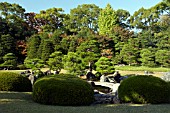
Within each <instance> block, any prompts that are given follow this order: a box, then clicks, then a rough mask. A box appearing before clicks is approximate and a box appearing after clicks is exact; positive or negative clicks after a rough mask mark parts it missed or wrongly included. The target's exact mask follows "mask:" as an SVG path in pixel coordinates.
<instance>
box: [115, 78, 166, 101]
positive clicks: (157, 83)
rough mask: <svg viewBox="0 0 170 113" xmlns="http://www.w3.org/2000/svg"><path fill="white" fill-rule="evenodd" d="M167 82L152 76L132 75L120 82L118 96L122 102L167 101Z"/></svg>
mask: <svg viewBox="0 0 170 113" xmlns="http://www.w3.org/2000/svg"><path fill="white" fill-rule="evenodd" d="M167 86H168V85H167V82H165V81H164V80H162V79H160V78H158V77H154V76H142V75H140V76H132V77H129V78H127V79H125V80H123V82H122V83H121V84H120V86H119V88H118V96H119V98H120V100H121V101H122V102H133V103H142V104H145V103H151V104H158V103H167V102H168V97H169V93H168V87H167Z"/></svg>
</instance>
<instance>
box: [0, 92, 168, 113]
mask: <svg viewBox="0 0 170 113" xmlns="http://www.w3.org/2000/svg"><path fill="white" fill-rule="evenodd" d="M0 113H170V104H158V105H149V104H147V105H140V104H139V105H137V104H111V105H92V106H76V107H73V106H50V105H41V104H38V103H35V102H33V101H32V99H31V93H30V92H25V93H21V92H2V91H0Z"/></svg>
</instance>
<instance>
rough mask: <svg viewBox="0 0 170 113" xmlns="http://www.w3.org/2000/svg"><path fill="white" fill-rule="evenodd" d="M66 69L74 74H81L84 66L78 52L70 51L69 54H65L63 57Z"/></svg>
mask: <svg viewBox="0 0 170 113" xmlns="http://www.w3.org/2000/svg"><path fill="white" fill-rule="evenodd" d="M62 61H63V65H64V69H65V70H67V72H68V73H70V74H73V75H80V74H81V73H82V70H84V69H83V67H84V66H82V65H83V63H82V60H81V58H80V57H79V56H78V54H77V53H74V52H68V54H67V55H64V57H63V59H62Z"/></svg>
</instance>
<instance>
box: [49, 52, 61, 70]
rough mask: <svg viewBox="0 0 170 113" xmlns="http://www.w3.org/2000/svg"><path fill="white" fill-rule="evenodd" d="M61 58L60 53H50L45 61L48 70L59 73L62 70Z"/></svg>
mask: <svg viewBox="0 0 170 113" xmlns="http://www.w3.org/2000/svg"><path fill="white" fill-rule="evenodd" d="M62 57H63V54H62V52H60V51H56V52H54V53H52V54H51V55H50V58H49V59H48V61H47V63H48V65H49V67H50V69H52V70H55V71H57V72H60V71H61V69H62V68H63V64H62Z"/></svg>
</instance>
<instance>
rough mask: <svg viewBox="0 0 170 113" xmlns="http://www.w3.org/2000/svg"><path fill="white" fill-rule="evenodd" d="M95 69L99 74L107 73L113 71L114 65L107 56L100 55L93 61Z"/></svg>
mask: <svg viewBox="0 0 170 113" xmlns="http://www.w3.org/2000/svg"><path fill="white" fill-rule="evenodd" d="M95 65H96V71H98V72H100V73H101V74H109V73H114V71H115V69H114V66H113V64H112V62H111V60H110V59H109V58H106V57H100V59H99V60H98V61H97V62H96V63H95Z"/></svg>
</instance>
